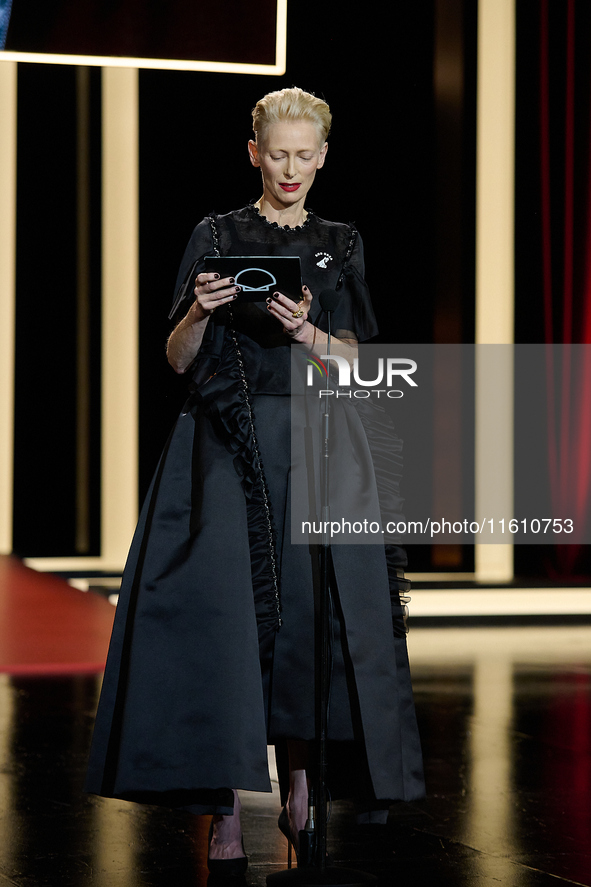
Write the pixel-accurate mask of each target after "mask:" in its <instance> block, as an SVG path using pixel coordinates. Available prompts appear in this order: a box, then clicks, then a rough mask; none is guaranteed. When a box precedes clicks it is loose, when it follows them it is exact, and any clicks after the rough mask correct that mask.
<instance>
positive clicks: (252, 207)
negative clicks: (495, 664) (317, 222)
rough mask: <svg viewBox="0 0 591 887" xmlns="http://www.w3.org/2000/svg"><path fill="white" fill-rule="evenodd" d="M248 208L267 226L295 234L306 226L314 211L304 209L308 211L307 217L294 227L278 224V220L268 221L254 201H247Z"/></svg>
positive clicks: (309, 222) (310, 220)
mask: <svg viewBox="0 0 591 887" xmlns="http://www.w3.org/2000/svg"><path fill="white" fill-rule="evenodd" d="M248 208H249V209H250V210H252V212H253V214H254V217H255V218H257V219H260V221H261V222H263V224H264V225H266V226H267V228H277V229H278V230H280V231H288V232H289V233H290V234H297V233H298V232H299V231H303V230H304V228H308V227H309V225H310V224H311V222H312V219H313V218H314V213H313V212H312V210H311V209H309V210H306V212H307V213H308V217H307V219H306V221H305V222H304V224H303V225H296V226H295V228H291V227H290V226H289V225H280V224H279V222H270V221H269V219H268V218H267V217H266V216H264V215H263V214H262V213H261V211H260V209H259V208H258V206H255V205H254V203H249V204H248Z"/></svg>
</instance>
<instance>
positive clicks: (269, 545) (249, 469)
mask: <svg viewBox="0 0 591 887" xmlns="http://www.w3.org/2000/svg"><path fill="white" fill-rule="evenodd" d="M229 333H230V335H231V331H229ZM191 388H192V393H191V397H190V398H189V400H188V401H187V403H186V404H185V407H184V410H183V412H185V413H187V412H191V411H192V410H194V409H196V408H197V409H201V411H202V412H203V413H204V414H205V415H206V416H207V417H208V419H209V420H210V422H211V424H212V426H213V428H214V430H215V432H216V434H217V436H218V437H219V438H220V440H221V441H222V442H223V444H224V446H225V447H226V449H227V450H228V452H229V453H231V454H232V456H233V460H232V461H233V465H234V469H235V471H236V474H237V475H238V477H239V478H240V483H241V486H242V489H243V491H244V495H245V499H246V515H247V524H248V536H249V542H250V558H251V571H252V586H253V595H254V601H255V611H256V616H257V625H258V631H259V642H260V643H262V642H263V640H264V639H265V638H268V637H269V635H271V634H273V633H274V632H275V631H277V630H278V629H279V628H280V627H281V605H280V598H279V588H278V579H277V576H278V568H277V564H276V554H275V547H274V538H273V536H274V531H273V522H272V514H271V511H270V509H271V505H270V502H269V499H268V496H267V491H266V481H265V476H264V466H263V463H262V459H261V456H260V453H259V452H258V449H257V446H256V438H255V435H254V434H253V432H252V429H251V424H253V423H254V415H253V413H252V407H251V405H250V404H249V401H248V394H247V392H246V391H245V389H244V384H243V377H242V373H241V371H240V361H239V357H238V354H237V353H236V351H235V350H234V348H233V346H232V342H231V341H228V340H226V343H225V347H224V354H223V356H222V360H221V362H220V364H219V366H218V369H217V372H216V373H215V374H214V375H212V376H211V377H210V378H209V379H208V380H207V381H206V382H205V383H203V384H202V385H200V386H199V387H197V385H195V384H194V383H193V384H192V386H191Z"/></svg>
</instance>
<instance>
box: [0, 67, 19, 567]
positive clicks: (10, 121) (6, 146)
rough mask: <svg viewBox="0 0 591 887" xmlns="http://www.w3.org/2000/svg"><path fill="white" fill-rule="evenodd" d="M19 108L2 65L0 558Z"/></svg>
mask: <svg viewBox="0 0 591 887" xmlns="http://www.w3.org/2000/svg"><path fill="white" fill-rule="evenodd" d="M16 107H17V65H16V62H0V120H1V121H2V123H1V125H0V554H10V552H11V551H12V499H13V488H12V477H13V457H14V311H15V298H16V295H15V283H16V281H15V277H16V274H15V263H16Z"/></svg>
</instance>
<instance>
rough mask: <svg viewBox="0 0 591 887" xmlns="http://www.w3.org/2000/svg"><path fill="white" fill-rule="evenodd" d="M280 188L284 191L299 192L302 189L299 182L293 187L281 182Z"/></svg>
mask: <svg viewBox="0 0 591 887" xmlns="http://www.w3.org/2000/svg"><path fill="white" fill-rule="evenodd" d="M279 187H280V188H283V190H284V191H297V190H298V188H299V187H300V183H299V182H297V183H296V184H293V185H291V184H289V182H280V183H279Z"/></svg>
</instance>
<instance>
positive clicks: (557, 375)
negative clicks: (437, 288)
mask: <svg viewBox="0 0 591 887" xmlns="http://www.w3.org/2000/svg"><path fill="white" fill-rule="evenodd" d="M539 15H540V22H539V25H540V32H539V33H540V43H539V45H540V52H539V96H540V106H539V123H540V217H541V256H542V289H543V315H544V340H545V342H546V343H547V344H548V345H551V344H556V343H562V344H564V345H570V344H575V343H579V344H591V175H590V170H591V88H590V87H591V53H590V51H589V50H590V46H591V34H590V29H591V19H590V16H589V3H588V0H566V2H565V0H541V2H540V5H539ZM574 352H575V350H574V349H569V348H568V347H567V348H565V349H563V350H562V351H560V352H558V351H557V350H556V349H552V348H550V347H549V348H548V354H547V385H548V464H549V472H550V484H551V495H552V505H553V511H554V516H556V517H558V516H560V517H563V518H564V517H567V516H569V517H572V518H573V520H574V521H575V522H576V525H578V526H580V525H581V522H583V521H585V520H586V519H587V516H588V511H589V507H590V499H591V348H589V349H584V350H583V353H582V354H581V349H577V352H578V353H577V354H576V355H575V353H574ZM575 357H576V358H578V359H575ZM567 511H568V512H569V514H567ZM582 555H583V550H582V549H581V547H580V546H577V545H565V546H559V547H558V558H557V561H558V563H557V566H558V569H559V571H560V572H561V573H562V574H566V575H567V576H568V575H570V574H573V572H576V568H577V561H579V562H580V561H581V558H582Z"/></svg>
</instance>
